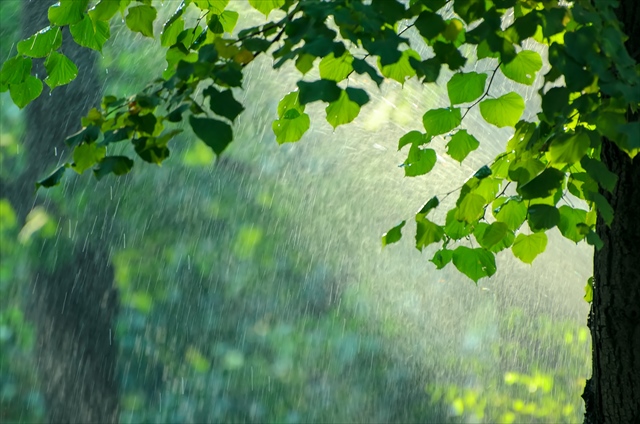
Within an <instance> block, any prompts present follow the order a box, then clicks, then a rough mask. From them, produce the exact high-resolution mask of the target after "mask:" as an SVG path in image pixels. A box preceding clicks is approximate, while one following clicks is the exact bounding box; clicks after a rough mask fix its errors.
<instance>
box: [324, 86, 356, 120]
mask: <svg viewBox="0 0 640 424" xmlns="http://www.w3.org/2000/svg"><path fill="white" fill-rule="evenodd" d="M325 110H326V112H327V122H329V123H330V124H331V126H332V127H333V128H336V127H337V126H338V125H343V124H348V123H349V122H351V121H353V120H354V119H356V117H357V116H358V114H359V113H360V106H358V104H357V103H355V102H352V101H351V99H349V96H348V95H347V92H346V91H343V92H342V94H340V98H339V99H338V100H336V101H335V102H331V103H329V106H327V108H326V109H325Z"/></svg>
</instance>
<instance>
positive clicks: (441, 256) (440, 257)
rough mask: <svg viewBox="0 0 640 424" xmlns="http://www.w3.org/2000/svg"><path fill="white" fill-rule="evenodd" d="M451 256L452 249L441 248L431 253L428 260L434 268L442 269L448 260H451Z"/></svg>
mask: <svg viewBox="0 0 640 424" xmlns="http://www.w3.org/2000/svg"><path fill="white" fill-rule="evenodd" d="M452 258H453V250H449V249H446V248H442V249H440V250H438V251H437V252H436V253H435V254H434V255H433V258H431V259H430V261H431V262H433V264H434V265H435V266H436V269H442V268H444V267H445V266H446V265H447V264H448V263H449V262H451V259H452Z"/></svg>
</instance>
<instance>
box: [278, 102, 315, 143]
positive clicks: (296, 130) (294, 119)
mask: <svg viewBox="0 0 640 424" xmlns="http://www.w3.org/2000/svg"><path fill="white" fill-rule="evenodd" d="M310 126H311V120H310V119H309V115H307V114H306V113H300V112H298V110H296V109H291V110H289V111H288V112H286V113H285V114H284V116H283V117H282V118H281V119H278V120H276V121H273V124H272V125H271V128H272V129H273V133H274V134H275V135H276V141H277V142H278V144H282V143H293V142H295V141H298V140H300V139H301V138H302V136H303V135H304V133H305V132H307V130H308V129H309V127H310Z"/></svg>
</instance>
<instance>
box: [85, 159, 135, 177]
mask: <svg viewBox="0 0 640 424" xmlns="http://www.w3.org/2000/svg"><path fill="white" fill-rule="evenodd" d="M131 168H133V161H132V160H131V159H129V158H128V157H126V156H107V157H105V158H103V159H102V160H101V161H100V162H99V163H98V166H97V167H96V168H95V169H94V170H93V174H94V175H95V176H96V178H97V179H98V180H101V179H102V178H104V177H105V176H107V175H109V174H111V173H113V174H114V175H124V174H127V173H128V172H129V171H131Z"/></svg>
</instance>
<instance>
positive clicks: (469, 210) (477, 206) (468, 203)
mask: <svg viewBox="0 0 640 424" xmlns="http://www.w3.org/2000/svg"><path fill="white" fill-rule="evenodd" d="M485 204H486V200H485V199H484V197H482V196H480V195H478V194H473V193H471V194H467V195H466V196H464V198H463V199H462V202H460V205H459V206H458V209H457V213H456V219H457V220H458V221H465V222H467V223H472V222H475V221H477V220H478V219H480V218H481V217H482V215H483V214H484V206H485Z"/></svg>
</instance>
